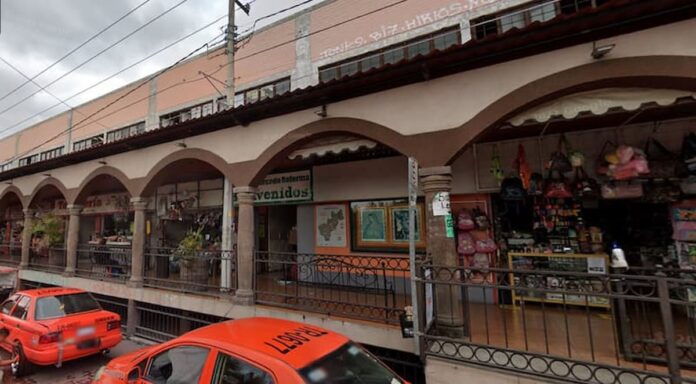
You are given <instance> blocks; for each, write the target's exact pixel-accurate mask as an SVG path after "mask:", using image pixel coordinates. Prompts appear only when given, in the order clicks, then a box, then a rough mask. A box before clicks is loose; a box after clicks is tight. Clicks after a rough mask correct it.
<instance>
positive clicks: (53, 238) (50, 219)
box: [31, 213, 65, 267]
mask: <svg viewBox="0 0 696 384" xmlns="http://www.w3.org/2000/svg"><path fill="white" fill-rule="evenodd" d="M31 233H32V234H33V235H34V237H35V238H38V239H39V240H38V241H37V243H38V244H37V248H38V250H37V251H38V253H39V254H48V264H49V265H51V266H58V267H60V266H64V264H65V257H64V255H65V252H64V250H63V249H60V248H62V246H63V243H64V237H63V220H62V219H60V218H59V217H58V216H56V215H53V214H51V213H49V214H46V215H43V216H42V217H41V218H40V219H38V220H36V221H35V222H34V224H33V226H32V232H31ZM57 248H58V249H57Z"/></svg>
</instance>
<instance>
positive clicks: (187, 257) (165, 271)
mask: <svg viewBox="0 0 696 384" xmlns="http://www.w3.org/2000/svg"><path fill="white" fill-rule="evenodd" d="M236 265H237V257H236V253H235V252H233V251H219V250H212V251H199V252H196V253H194V254H182V253H180V252H178V251H177V249H176V248H148V249H147V250H146V252H145V260H144V268H145V271H144V273H143V276H144V277H143V280H144V284H145V286H148V287H155V288H164V289H169V290H175V291H183V292H195V293H197V294H211V295H219V294H220V293H227V294H233V293H234V290H235V288H236V281H237V278H236V269H237V268H236ZM222 271H229V276H228V278H229V280H228V284H227V286H223V285H222V284H221V278H222Z"/></svg>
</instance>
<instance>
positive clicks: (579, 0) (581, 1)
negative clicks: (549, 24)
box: [560, 0, 592, 15]
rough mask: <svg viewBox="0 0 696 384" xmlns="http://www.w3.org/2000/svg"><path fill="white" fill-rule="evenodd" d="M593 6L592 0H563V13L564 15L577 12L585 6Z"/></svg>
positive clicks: (561, 3) (561, 4) (561, 5)
mask: <svg viewBox="0 0 696 384" xmlns="http://www.w3.org/2000/svg"><path fill="white" fill-rule="evenodd" d="M589 7H592V0H561V1H560V8H561V13H562V14H564V15H567V14H570V13H576V12H578V11H579V10H581V9H583V8H589Z"/></svg>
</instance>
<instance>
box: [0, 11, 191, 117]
mask: <svg viewBox="0 0 696 384" xmlns="http://www.w3.org/2000/svg"><path fill="white" fill-rule="evenodd" d="M187 1H188V0H181V1H180V2H178V3H176V4H175V5H174V6H172V7H169V8H167V10H165V11H164V12H162V13H160V14H159V15H157V16H155V17H154V18H152V19H150V20H149V21H148V22H146V23H145V24H143V25H141V26H139V27H138V28H136V29H135V30H133V31H131V32H130V33H128V34H127V35H126V36H124V37H122V38H120V39H118V40H117V41H116V42H114V43H112V44H111V45H109V46H108V47H106V48H104V49H102V50H101V51H99V52H97V54H95V55H93V56H91V57H90V58H89V59H87V60H85V61H83V62H82V63H80V64H79V65H78V66H76V67H74V68H73V69H71V70H69V71H68V72H66V73H64V74H62V75H61V76H59V77H58V78H56V79H54V80H52V81H51V82H50V83H48V84H46V85H45V86H44V87H45V88H48V87H50V86H51V85H53V84H55V83H57V82H58V81H60V80H62V79H64V78H66V77H67V76H69V75H70V74H71V73H73V72H75V71H76V70H78V69H80V68H82V67H83V66H84V65H85V64H87V63H89V62H91V61H92V60H94V59H96V58H97V57H99V56H100V55H102V54H103V53H104V52H106V51H108V50H110V49H111V48H113V47H115V46H116V45H118V44H120V43H122V42H123V41H125V40H126V39H128V38H129V37H131V36H133V35H135V34H136V33H138V32H139V31H141V30H142V29H143V28H145V27H147V26H148V25H150V24H152V23H154V22H155V21H157V20H159V19H160V18H162V17H164V16H165V15H167V14H168V13H169V12H171V11H173V10H175V9H176V8H178V7H180V6H181V5H182V4H184V3H185V2H187ZM39 92H41V91H40V90H39V91H36V92H33V93H31V94H29V95H27V96H26V97H24V98H22V99H21V100H19V101H17V102H16V103H14V104H12V105H10V106H9V107H7V108H5V109H3V110H2V111H0V115H2V114H4V113H6V112H7V111H10V110H12V109H13V108H15V107H16V106H18V105H20V104H22V103H23V102H25V101H27V100H28V99H30V98H32V97H33V96H34V95H36V94H38V93H39Z"/></svg>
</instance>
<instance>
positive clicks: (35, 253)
mask: <svg viewBox="0 0 696 384" xmlns="http://www.w3.org/2000/svg"><path fill="white" fill-rule="evenodd" d="M29 269H33V270H36V271H44V272H53V273H59V274H60V273H63V271H65V248H63V247H50V248H33V249H31V250H30V251H29Z"/></svg>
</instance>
